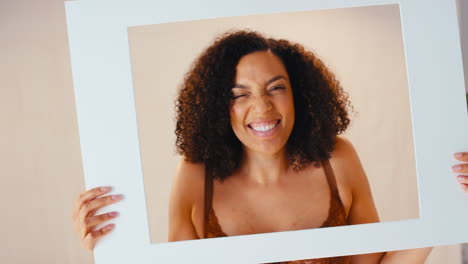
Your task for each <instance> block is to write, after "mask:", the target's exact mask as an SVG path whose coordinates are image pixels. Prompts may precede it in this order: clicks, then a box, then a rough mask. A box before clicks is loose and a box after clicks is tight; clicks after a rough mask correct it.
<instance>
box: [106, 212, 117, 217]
mask: <svg viewBox="0 0 468 264" xmlns="http://www.w3.org/2000/svg"><path fill="white" fill-rule="evenodd" d="M117 214H118V213H117V212H110V213H108V215H109V216H110V217H114V216H117Z"/></svg>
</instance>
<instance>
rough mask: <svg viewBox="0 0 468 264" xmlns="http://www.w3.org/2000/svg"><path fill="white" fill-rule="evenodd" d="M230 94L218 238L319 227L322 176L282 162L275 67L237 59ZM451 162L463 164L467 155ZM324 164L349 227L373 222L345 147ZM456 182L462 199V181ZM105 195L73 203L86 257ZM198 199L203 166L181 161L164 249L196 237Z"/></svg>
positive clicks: (354, 159) (281, 96) (324, 200)
mask: <svg viewBox="0 0 468 264" xmlns="http://www.w3.org/2000/svg"><path fill="white" fill-rule="evenodd" d="M232 92H233V99H232V103H231V111H230V115H231V126H232V128H233V131H234V133H235V134H236V136H237V137H238V138H239V140H240V141H241V142H242V143H243V150H244V160H243V162H242V164H241V166H240V168H239V169H238V170H237V171H236V172H235V173H234V174H233V175H231V176H230V177H228V178H227V179H226V180H224V181H222V182H221V181H215V182H214V194H213V208H214V210H215V212H216V215H217V217H218V220H219V223H220V225H221V227H222V228H223V231H224V232H225V233H227V234H228V235H230V236H233V235H246V234H255V233H265V232H276V231H287V230H298V229H310V228H317V227H320V226H321V224H322V223H323V222H324V221H325V219H326V218H327V216H328V208H329V203H330V202H329V199H330V191H329V186H328V183H327V180H326V176H325V173H324V172H323V169H322V168H321V167H318V168H317V167H315V166H312V165H309V166H307V167H306V168H305V169H304V170H302V171H300V172H295V171H294V170H292V168H291V167H290V166H289V165H288V162H287V160H286V153H285V144H286V142H287V139H288V137H289V135H290V133H291V130H292V128H293V125H294V105H293V94H292V89H291V85H290V82H289V77H288V75H287V72H286V70H285V68H284V66H283V64H282V63H281V61H280V60H279V58H278V57H276V56H275V55H274V54H272V53H270V52H255V53H251V54H248V55H246V56H244V57H242V58H241V60H240V61H239V63H238V65H237V68H236V80H235V86H234V87H233V89H232ZM262 124H263V125H267V124H270V125H272V124H274V125H277V126H276V127H275V128H274V129H273V130H272V132H258V131H257V132H256V131H254V129H253V128H257V130H258V128H260V129H261V125H262ZM264 128H265V127H264ZM457 159H458V160H460V161H468V153H463V154H462V155H461V156H460V157H458V158H457ZM330 163H331V165H332V168H333V171H334V174H335V177H336V181H337V186H338V190H339V194H340V198H341V200H342V201H343V204H344V207H345V212H346V214H347V217H348V220H349V223H350V224H362V223H373V222H379V217H378V215H377V210H376V208H375V205H374V201H373V198H372V194H371V190H370V187H369V183H368V180H367V176H366V174H365V172H364V170H363V168H362V165H361V162H360V161H359V157H358V155H357V153H356V151H355V149H354V147H353V146H352V144H351V143H350V142H349V141H348V140H346V139H345V138H342V137H338V138H337V143H336V145H335V148H334V150H333V152H332V157H331V159H330ZM459 173H468V165H462V167H461V170H460V171H459ZM458 179H460V184H461V186H462V187H463V188H464V190H465V191H468V177H458ZM109 191H110V189H100V188H96V189H92V190H89V191H87V192H84V193H83V194H81V195H80V197H79V198H78V200H77V202H76V206H75V210H74V214H73V220H74V222H75V225H76V229H77V232H78V233H79V235H80V238H81V241H82V245H83V247H85V248H87V249H90V250H92V249H93V248H94V246H95V244H96V241H98V240H99V238H101V237H102V236H104V235H106V234H107V233H109V232H111V231H112V229H113V227H114V226H113V225H107V226H105V227H103V228H101V229H99V230H94V228H93V227H95V226H96V225H97V224H101V223H105V222H106V221H108V220H110V219H112V218H114V217H116V216H110V215H108V214H105V215H101V216H96V215H95V212H96V210H97V209H100V208H103V207H105V206H106V205H108V204H111V203H114V202H117V201H119V200H120V199H121V198H122V197H121V196H120V197H115V198H116V200H113V199H111V196H102V195H105V194H106V193H108V192H109ZM203 193H204V165H203V164H193V163H190V162H188V161H185V160H181V161H180V163H179V165H178V168H177V171H176V174H175V176H174V180H173V186H172V191H171V197H170V205H169V223H170V224H169V241H180V240H192V239H199V238H201V237H203V202H204V197H203ZM292 194H294V195H292ZM258 197H262V199H258ZM234 219H235V221H234ZM109 226H110V229H106V227H109ZM430 250H431V249H430V248H429V249H411V250H404V251H396V252H389V253H375V254H366V255H356V256H352V263H359V264H374V263H387V264H388V263H423V262H424V260H425V259H426V257H427V255H428V254H429V253H430Z"/></svg>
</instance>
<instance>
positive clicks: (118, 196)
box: [111, 194, 122, 201]
mask: <svg viewBox="0 0 468 264" xmlns="http://www.w3.org/2000/svg"><path fill="white" fill-rule="evenodd" d="M120 198H122V195H120V194H118V195H112V197H111V199H112V200H114V201H116V200H118V199H120Z"/></svg>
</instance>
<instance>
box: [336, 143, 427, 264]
mask: <svg viewBox="0 0 468 264" xmlns="http://www.w3.org/2000/svg"><path fill="white" fill-rule="evenodd" d="M333 160H335V163H336V166H337V169H338V170H342V171H346V172H347V174H346V175H347V176H346V179H345V180H346V184H347V185H348V186H350V189H351V194H352V201H351V206H350V209H349V214H348V221H349V224H351V225H355V224H366V223H376V222H380V219H379V216H378V214H377V209H376V207H375V204H374V199H373V197H372V192H371V189H370V185H369V181H368V179H367V176H366V174H365V172H364V169H363V167H362V165H361V162H360V160H359V157H358V155H357V153H356V150H355V149H354V147H353V146H352V144H351V143H350V142H349V141H348V140H346V139H343V138H341V137H340V138H338V141H337V144H336V147H335V151H334V155H333ZM431 249H432V248H422V249H409V250H401V251H394V252H388V253H372V254H365V255H355V256H352V258H351V263H353V264H400V263H412V264H413V263H414V264H416V263H424V261H425V260H426V258H427V256H428V255H429V253H430V252H431Z"/></svg>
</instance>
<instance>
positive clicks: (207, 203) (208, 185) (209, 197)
mask: <svg viewBox="0 0 468 264" xmlns="http://www.w3.org/2000/svg"><path fill="white" fill-rule="evenodd" d="M212 202H213V177H212V175H211V170H210V169H209V168H208V166H207V165H206V164H205V196H204V205H203V237H204V238H207V235H208V218H209V215H210V211H211V204H212Z"/></svg>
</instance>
